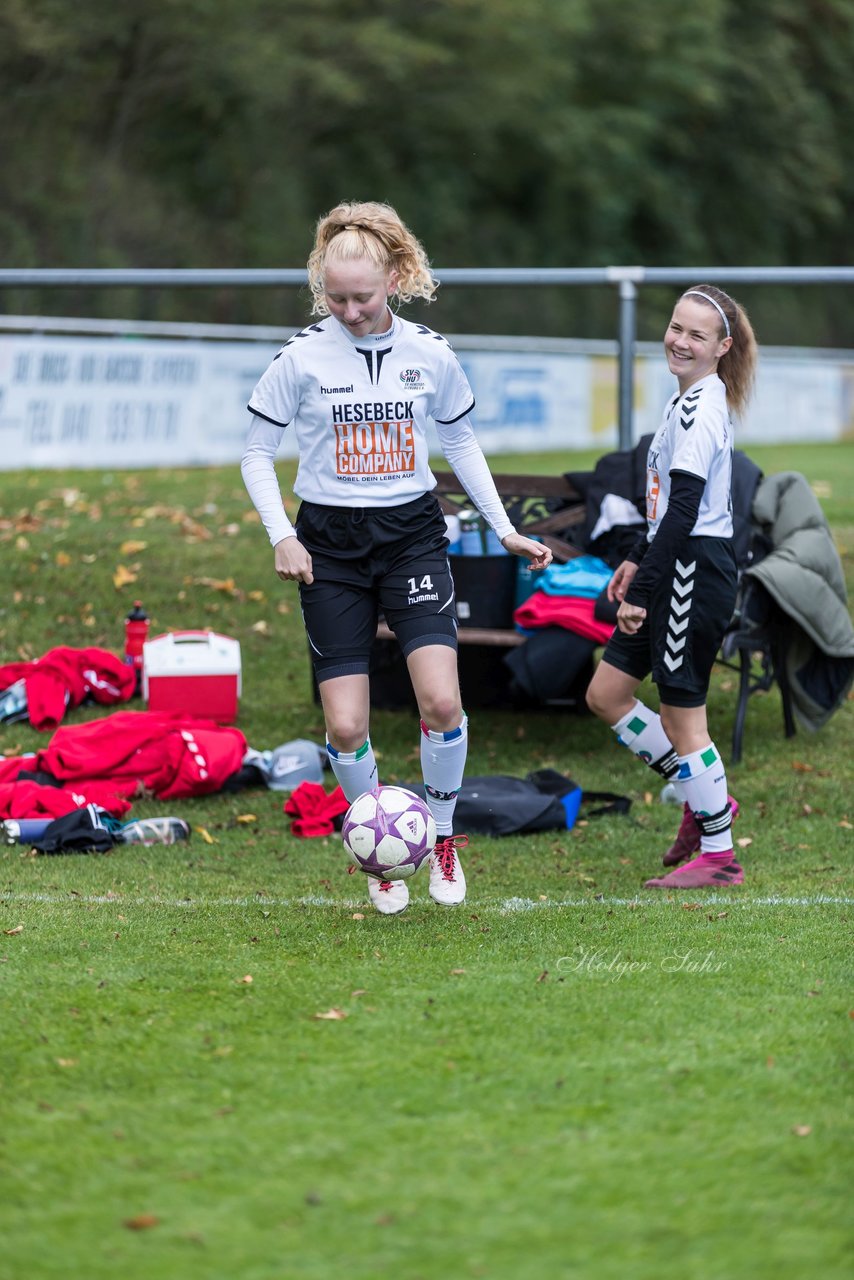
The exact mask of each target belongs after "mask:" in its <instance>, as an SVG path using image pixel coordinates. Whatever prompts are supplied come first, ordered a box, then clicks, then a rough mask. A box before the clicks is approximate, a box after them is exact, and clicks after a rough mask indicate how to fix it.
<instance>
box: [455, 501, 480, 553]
mask: <svg viewBox="0 0 854 1280" xmlns="http://www.w3.org/2000/svg"><path fill="white" fill-rule="evenodd" d="M460 545H461V547H462V553H463V555H464V556H482V555H483V542H482V540H481V535H480V516H479V515H478V513H477V512H476V511H461V512H460Z"/></svg>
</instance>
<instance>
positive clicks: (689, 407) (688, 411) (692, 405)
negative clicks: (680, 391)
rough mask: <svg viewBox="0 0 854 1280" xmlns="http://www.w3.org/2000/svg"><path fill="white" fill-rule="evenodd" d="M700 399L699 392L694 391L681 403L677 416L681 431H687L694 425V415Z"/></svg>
mask: <svg viewBox="0 0 854 1280" xmlns="http://www.w3.org/2000/svg"><path fill="white" fill-rule="evenodd" d="M699 399H700V392H699V391H695V392H694V393H693V394H692V395H690V396H686V397H685V399H684V400H683V401H682V408H681V410H680V415H679V424H680V426H681V427H682V429H683V431H687V430H688V428H689V427H691V426H693V425H694V414H695V413H696V412H697V404H698V402H699Z"/></svg>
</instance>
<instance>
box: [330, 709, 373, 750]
mask: <svg viewBox="0 0 854 1280" xmlns="http://www.w3.org/2000/svg"><path fill="white" fill-rule="evenodd" d="M326 737H327V740H328V742H329V744H330V745H331V746H333V747H334V748H335V750H336V751H358V750H359V747H361V746H363V745H364V743H365V742H366V741H367V737H368V726H367V724H365V722H364V720H363V719H362V717H361V716H348V715H347V714H346V712H345V713H343V714H341V715H336V717H335V719H334V721H330V720H327V723H326Z"/></svg>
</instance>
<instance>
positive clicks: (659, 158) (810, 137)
mask: <svg viewBox="0 0 854 1280" xmlns="http://www.w3.org/2000/svg"><path fill="white" fill-rule="evenodd" d="M852 66H854V3H852V0H750V2H749V3H745V2H744V0H704V2H703V4H702V5H700V6H686V5H685V4H684V3H683V2H682V0H526V3H525V4H524V5H520V4H519V3H518V0H372V3H371V4H370V5H364V4H363V3H357V0H277V3H271V0H240V3H237V2H236V0H122V3H121V4H113V5H107V4H105V3H104V0H75V3H74V4H73V5H69V4H68V3H67V0H6V4H5V5H4V7H3V12H2V14H0V85H2V94H3V102H4V106H5V112H4V115H5V122H4V153H5V154H4V161H3V166H2V180H3V183H4V186H5V189H6V190H5V196H4V199H3V201H2V203H0V231H2V242H3V246H4V253H3V258H4V260H5V262H6V263H7V265H10V266H86V267H99V266H100V267H107V266H133V267H144V266H161V267H163V266H165V267H169V266H173V267H189V266H195V267H210V266H235V267H273V266H289V267H294V266H302V265H303V264H304V262H305V259H306V256H307V253H308V250H309V248H310V245H311V237H312V230H313V226H314V223H315V221H316V219H317V217H318V215H319V214H321V213H322V212H324V211H325V210H326V209H328V208H329V207H331V206H332V205H333V204H335V203H337V202H338V201H339V200H341V199H351V198H352V199H382V200H388V201H389V202H390V203H392V204H394V205H395V206H396V207H397V208H398V209H399V210H400V212H401V213H402V215H403V216H404V218H405V219H406V220H407V221H408V222H409V223H410V225H411V226H412V227H413V229H414V230H415V231H416V233H417V234H418V235H419V236H420V238H421V239H422V240H423V242H424V243H425V245H426V247H427V250H428V253H429V255H430V257H431V259H432V261H433V262H434V263H436V264H437V265H440V266H446V267H449V266H469V267H471V266H603V265H612V264H619V265H625V264H632V263H639V264H643V265H646V266H656V265H660V266H682V265H686V266H687V265H694V264H697V265H703V264H704V265H709V266H711V265H715V266H724V267H725V266H737V265H744V266H754V265H822V264H828V265H843V264H847V263H849V262H850V257H851V255H850V247H849V246H850V231H849V220H850V209H851V208H852V204H854V201H852V196H854V163H852V160H854V155H852V151H854V146H852V139H854V76H852V74H851V68H852ZM739 297H742V298H743V299H744V300H745V302H746V303H747V305H748V308H749V310H750V311H751V314H752V315H753V318H754V320H755V322H756V327H757V331H758V333H759V336H760V339H761V340H762V341H765V342H787V343H796V342H797V343H801V342H802V343H804V344H807V345H813V344H815V345H824V346H836V347H838V346H852V345H854V333H852V325H851V320H850V316H851V313H852V308H851V299H850V291H849V290H847V289H846V288H844V287H841V286H837V287H835V288H834V287H829V288H827V289H806V288H802V289H789V290H784V289H780V288H777V287H773V288H772V287H769V288H766V289H762V290H760V289H753V290H745V289H742V290H740V291H739ZM671 298H672V291H668V290H663V291H656V292H655V293H653V292H652V291H646V290H645V291H644V295H643V302H644V305H643V307H642V311H641V336H642V337H654V336H658V330H659V327H660V324H661V322H662V318H663V316H664V315H665V313H666V311H667V308H668V306H669V303H670V300H671ZM0 306H2V307H3V309H4V310H7V311H11V310H17V309H22V310H42V311H52V312H63V313H68V312H69V311H74V312H78V313H83V314H89V313H104V314H126V313H127V309H128V308H132V309H133V313H134V314H140V313H142V312H144V313H145V314H146V315H148V316H150V317H152V318H183V319H190V318H193V319H199V320H206V321H216V320H229V321H251V322H256V323H282V324H283V325H290V324H297V323H300V321H301V319H302V318H303V317H304V316H305V314H306V310H307V304H306V299H305V297H299V296H298V295H297V294H296V293H293V292H291V293H288V294H287V295H280V294H275V293H274V294H272V295H271V294H270V292H269V291H259V292H256V291H236V292H234V291H233V292H225V291H223V292H217V293H213V292H208V291H190V292H183V291H176V290H163V291H158V293H157V294H155V295H147V294H146V295H142V294H140V295H139V296H138V297H132V296H130V295H127V296H123V297H122V296H120V297H118V298H117V297H116V296H115V294H112V295H105V294H95V293H85V294H84V293H76V294H75V295H73V296H69V294H68V292H67V291H62V293H59V291H55V292H54V293H52V294H50V295H48V296H46V295H45V294H44V293H40V294H39V295H38V296H35V295H34V294H33V293H31V292H29V293H27V294H26V295H25V294H24V292H23V291H16V293H15V295H14V296H12V295H10V293H9V292H8V291H7V292H6V293H5V295H0ZM117 308H118V309H117ZM141 309H142V311H141ZM430 315H431V318H432V322H433V323H435V324H436V325H437V327H440V328H442V329H444V330H445V331H448V332H507V333H521V332H526V333H544V334H566V335H568V336H612V335H613V333H614V331H615V325H614V315H615V300H614V296H613V291H611V290H589V291H588V290H574V289H572V290H556V289H540V290H536V289H525V290H510V289H507V290H493V289H490V290H488V291H484V290H468V291H464V290H460V289H454V288H452V287H450V286H448V287H447V288H446V289H445V291H444V294H443V296H442V301H441V308H437V307H434V308H433V310H432V311H431V313H430Z"/></svg>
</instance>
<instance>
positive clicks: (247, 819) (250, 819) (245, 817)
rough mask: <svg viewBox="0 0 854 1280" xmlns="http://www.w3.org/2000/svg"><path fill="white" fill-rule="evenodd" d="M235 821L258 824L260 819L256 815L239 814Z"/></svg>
mask: <svg viewBox="0 0 854 1280" xmlns="http://www.w3.org/2000/svg"><path fill="white" fill-rule="evenodd" d="M234 820H235V822H257V821H258V817H257V815H256V814H254V813H238V815H237V817H236V818H235V819H234Z"/></svg>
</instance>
